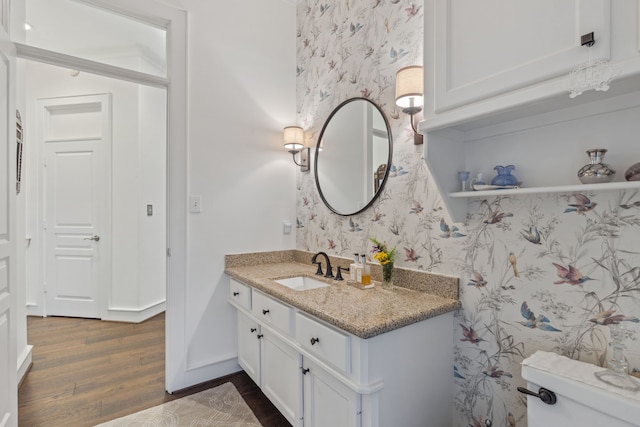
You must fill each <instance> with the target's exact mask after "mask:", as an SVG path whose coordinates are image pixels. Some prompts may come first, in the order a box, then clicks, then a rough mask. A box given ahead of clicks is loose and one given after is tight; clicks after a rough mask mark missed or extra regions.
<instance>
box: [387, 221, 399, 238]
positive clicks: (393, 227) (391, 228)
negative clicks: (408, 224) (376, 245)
mask: <svg viewBox="0 0 640 427" xmlns="http://www.w3.org/2000/svg"><path fill="white" fill-rule="evenodd" d="M389 231H390V232H392V233H393V234H395V235H396V236H399V235H400V225H398V223H397V222H396V221H394V222H393V224H391V225H390V226H389Z"/></svg>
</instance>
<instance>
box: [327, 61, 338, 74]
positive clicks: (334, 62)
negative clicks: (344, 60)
mask: <svg viewBox="0 0 640 427" xmlns="http://www.w3.org/2000/svg"><path fill="white" fill-rule="evenodd" d="M327 65H328V66H329V71H331V70H333V69H334V68H336V65H338V63H337V62H336V61H334V60H333V59H332V60H331V61H329V62H327Z"/></svg>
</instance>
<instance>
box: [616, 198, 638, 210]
mask: <svg viewBox="0 0 640 427" xmlns="http://www.w3.org/2000/svg"><path fill="white" fill-rule="evenodd" d="M620 207H621V208H622V209H631V208H633V207H636V208H640V200H639V201H637V202H633V203H632V204H630V205H627V204H622V205H620Z"/></svg>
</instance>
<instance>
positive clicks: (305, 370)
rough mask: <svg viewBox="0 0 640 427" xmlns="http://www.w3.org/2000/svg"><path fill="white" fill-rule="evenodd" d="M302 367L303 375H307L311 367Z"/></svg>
mask: <svg viewBox="0 0 640 427" xmlns="http://www.w3.org/2000/svg"><path fill="white" fill-rule="evenodd" d="M300 369H302V375H307V372H309V368H307V369H305V368H303V367H301V368H300Z"/></svg>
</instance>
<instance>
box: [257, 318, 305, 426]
mask: <svg viewBox="0 0 640 427" xmlns="http://www.w3.org/2000/svg"><path fill="white" fill-rule="evenodd" d="M261 335H262V339H261V340H260V343H261V350H262V351H261V358H262V361H261V362H262V363H261V375H260V377H261V383H262V384H261V387H262V392H263V393H264V394H265V395H266V396H267V397H268V398H269V400H271V402H272V403H273V404H274V405H275V407H276V408H278V410H279V411H280V412H281V413H282V415H284V416H285V418H286V419H287V420H288V421H289V422H290V423H291V424H292V425H293V426H299V425H301V424H302V422H301V419H302V383H301V381H302V380H301V378H300V377H301V374H300V354H299V353H298V352H297V351H296V350H294V349H293V348H292V347H290V346H289V345H288V344H286V343H285V342H283V341H282V340H280V339H279V338H277V337H276V336H275V335H273V334H272V333H269V332H268V331H265V330H264V329H263V330H262V334H261Z"/></svg>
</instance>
